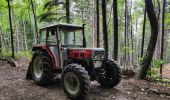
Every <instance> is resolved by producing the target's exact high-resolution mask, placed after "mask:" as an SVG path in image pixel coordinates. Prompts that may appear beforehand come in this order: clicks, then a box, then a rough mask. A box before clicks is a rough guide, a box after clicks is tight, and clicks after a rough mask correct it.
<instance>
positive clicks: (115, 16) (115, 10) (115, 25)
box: [113, 0, 119, 61]
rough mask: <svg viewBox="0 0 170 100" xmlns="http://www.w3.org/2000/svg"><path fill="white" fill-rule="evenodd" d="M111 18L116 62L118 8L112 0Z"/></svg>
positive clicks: (114, 0) (115, 1)
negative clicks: (112, 19)
mask: <svg viewBox="0 0 170 100" xmlns="http://www.w3.org/2000/svg"><path fill="white" fill-rule="evenodd" d="M113 16H114V17H113V18H114V33H113V34H114V48H113V49H114V54H113V55H114V56H113V58H114V60H116V61H117V60H118V45H119V43H118V42H119V39H118V38H119V35H118V7H117V0H113Z"/></svg>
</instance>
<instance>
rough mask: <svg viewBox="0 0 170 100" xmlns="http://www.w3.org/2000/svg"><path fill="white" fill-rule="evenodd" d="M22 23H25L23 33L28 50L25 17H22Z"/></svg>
mask: <svg viewBox="0 0 170 100" xmlns="http://www.w3.org/2000/svg"><path fill="white" fill-rule="evenodd" d="M22 25H23V35H24V45H25V50H26V51H27V50H28V46H27V34H26V25H25V19H24V18H23V19H22Z"/></svg>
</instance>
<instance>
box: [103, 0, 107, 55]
mask: <svg viewBox="0 0 170 100" xmlns="http://www.w3.org/2000/svg"><path fill="white" fill-rule="evenodd" d="M102 17H103V40H104V48H105V58H108V33H107V18H106V1H105V0H102Z"/></svg>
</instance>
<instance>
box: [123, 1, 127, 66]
mask: <svg viewBox="0 0 170 100" xmlns="http://www.w3.org/2000/svg"><path fill="white" fill-rule="evenodd" d="M124 27H125V33H124V35H125V40H124V47H125V54H124V60H125V66H126V62H127V59H126V57H127V56H126V53H127V50H126V47H127V0H125V22H124Z"/></svg>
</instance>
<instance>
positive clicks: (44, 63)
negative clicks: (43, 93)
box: [31, 51, 53, 86]
mask: <svg viewBox="0 0 170 100" xmlns="http://www.w3.org/2000/svg"><path fill="white" fill-rule="evenodd" d="M31 73H32V78H33V80H34V81H35V82H36V83H37V84H38V85H40V86H46V85H49V84H51V83H52V79H53V69H52V65H51V60H50V58H49V56H48V54H46V53H45V52H43V51H36V52H35V53H34V55H33V59H32V70H31Z"/></svg>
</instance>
